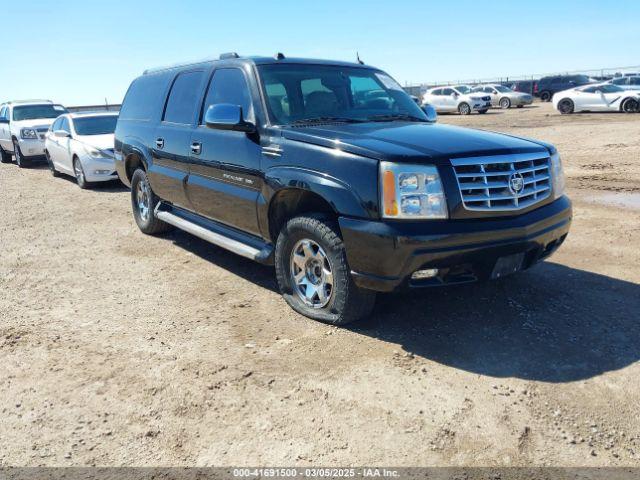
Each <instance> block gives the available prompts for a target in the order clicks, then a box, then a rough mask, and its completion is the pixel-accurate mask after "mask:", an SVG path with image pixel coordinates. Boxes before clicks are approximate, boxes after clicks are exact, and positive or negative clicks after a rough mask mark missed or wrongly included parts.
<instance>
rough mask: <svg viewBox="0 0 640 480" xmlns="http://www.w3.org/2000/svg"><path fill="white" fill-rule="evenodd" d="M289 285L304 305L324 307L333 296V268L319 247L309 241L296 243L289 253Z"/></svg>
mask: <svg viewBox="0 0 640 480" xmlns="http://www.w3.org/2000/svg"><path fill="white" fill-rule="evenodd" d="M290 272H291V283H292V285H293V289H294V290H295V292H296V294H297V295H298V297H299V298H300V299H301V300H302V301H303V302H304V303H305V305H307V306H309V307H313V308H323V307H325V306H326V305H327V304H328V303H329V301H330V300H331V297H332V296H333V268H332V266H331V262H330V260H329V257H328V256H327V254H326V253H325V251H324V250H323V249H322V247H321V246H320V245H318V244H317V243H316V242H314V241H313V240H310V239H307V238H305V239H302V240H300V241H298V242H297V243H296V244H295V246H294V247H293V249H292V251H291V266H290Z"/></svg>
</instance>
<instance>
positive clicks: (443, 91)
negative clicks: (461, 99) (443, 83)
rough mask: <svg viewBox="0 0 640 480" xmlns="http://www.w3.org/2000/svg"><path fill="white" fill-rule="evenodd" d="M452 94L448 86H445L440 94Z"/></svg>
mask: <svg viewBox="0 0 640 480" xmlns="http://www.w3.org/2000/svg"><path fill="white" fill-rule="evenodd" d="M452 94H453V90H452V89H450V88H445V89H444V90H442V95H452Z"/></svg>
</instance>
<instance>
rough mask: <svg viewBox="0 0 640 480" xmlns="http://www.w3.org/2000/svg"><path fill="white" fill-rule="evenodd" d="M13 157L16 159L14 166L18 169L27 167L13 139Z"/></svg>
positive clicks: (18, 146)
mask: <svg viewBox="0 0 640 480" xmlns="http://www.w3.org/2000/svg"><path fill="white" fill-rule="evenodd" d="M13 155H14V156H15V157H16V164H17V165H18V167H20V168H26V167H28V166H29V163H28V162H27V160H25V158H24V155H22V150H20V144H19V143H18V140H16V139H15V138H14V139H13Z"/></svg>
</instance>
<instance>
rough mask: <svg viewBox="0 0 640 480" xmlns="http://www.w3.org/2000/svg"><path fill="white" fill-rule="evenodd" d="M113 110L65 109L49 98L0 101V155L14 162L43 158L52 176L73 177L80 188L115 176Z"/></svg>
mask: <svg viewBox="0 0 640 480" xmlns="http://www.w3.org/2000/svg"><path fill="white" fill-rule="evenodd" d="M117 121H118V114H117V113H114V112H92V113H69V112H68V111H67V109H66V108H65V107H64V106H62V105H60V104H57V103H54V102H52V101H50V100H22V101H12V102H7V103H4V104H2V105H0V161H1V162H2V163H9V162H10V161H11V158H12V156H13V157H15V161H16V163H17V164H18V166H19V167H21V168H23V167H26V166H29V165H30V164H31V163H32V162H33V161H37V160H39V159H42V158H44V159H46V161H47V163H48V165H49V168H50V169H51V173H52V174H53V176H54V177H57V176H59V175H60V174H66V175H71V176H74V177H75V178H76V181H77V182H78V185H79V186H80V188H88V187H90V186H91V185H92V184H93V183H95V182H104V181H110V180H115V179H117V178H118V176H117V174H116V172H115V165H114V159H113V158H114V150H113V145H114V132H115V128H116V123H117Z"/></svg>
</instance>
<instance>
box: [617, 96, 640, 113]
mask: <svg viewBox="0 0 640 480" xmlns="http://www.w3.org/2000/svg"><path fill="white" fill-rule="evenodd" d="M620 109H621V110H622V111H623V112H625V113H637V112H638V111H640V103H638V101H637V100H635V99H633V98H627V99H626V100H625V101H624V102H622V105H621V107H620Z"/></svg>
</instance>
